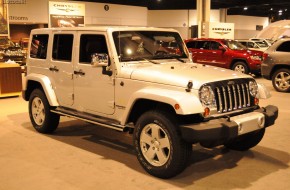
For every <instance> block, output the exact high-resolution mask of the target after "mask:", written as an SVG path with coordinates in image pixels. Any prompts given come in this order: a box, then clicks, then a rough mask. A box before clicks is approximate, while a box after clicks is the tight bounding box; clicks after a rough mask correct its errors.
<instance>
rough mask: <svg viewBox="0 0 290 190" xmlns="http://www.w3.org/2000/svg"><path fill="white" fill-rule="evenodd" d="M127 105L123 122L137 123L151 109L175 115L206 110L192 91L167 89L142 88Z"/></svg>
mask: <svg viewBox="0 0 290 190" xmlns="http://www.w3.org/2000/svg"><path fill="white" fill-rule="evenodd" d="M144 97H146V98H144ZM127 105H128V106H126V109H125V112H124V117H123V118H122V119H121V123H122V124H125V123H130V122H133V123H135V122H136V120H137V119H138V117H140V116H141V115H142V114H143V113H144V112H146V111H148V110H150V109H158V110H162V111H168V112H170V113H172V114H174V115H176V114H177V115H190V114H197V113H202V112H203V111H204V110H203V107H202V105H201V103H200V101H199V99H198V96H195V95H194V94H192V93H184V92H176V91H171V90H166V89H154V90H153V89H142V90H140V91H137V92H136V93H134V94H133V96H132V97H131V99H130V101H129V102H128V104H127ZM176 106H178V108H177V107H176Z"/></svg>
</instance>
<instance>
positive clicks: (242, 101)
mask: <svg viewBox="0 0 290 190" xmlns="http://www.w3.org/2000/svg"><path fill="white" fill-rule="evenodd" d="M214 94H215V99H216V105H217V111H218V113H225V112H230V111H235V110H238V109H242V108H245V107H250V106H251V104H253V100H252V99H253V97H252V96H251V95H250V92H249V85H248V82H243V83H234V84H226V85H221V86H216V87H215V88H214Z"/></svg>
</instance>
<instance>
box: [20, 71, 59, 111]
mask: <svg viewBox="0 0 290 190" xmlns="http://www.w3.org/2000/svg"><path fill="white" fill-rule="evenodd" d="M34 89H41V90H42V91H43V92H44V93H45V96H46V98H47V100H48V102H49V104H50V106H58V105H59V104H58V101H57V98H56V95H55V92H54V90H53V88H52V85H51V82H50V80H49V78H48V77H47V76H44V75H40V74H32V75H28V76H27V77H26V84H25V90H24V92H23V99H24V100H26V101H28V100H29V97H30V95H31V93H32V91H33V90H34Z"/></svg>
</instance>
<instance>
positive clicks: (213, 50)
mask: <svg viewBox="0 0 290 190" xmlns="http://www.w3.org/2000/svg"><path fill="white" fill-rule="evenodd" d="M185 43H186V46H187V48H188V49H189V51H190V52H192V59H193V61H194V62H197V63H203V64H206V65H213V66H218V67H223V68H227V69H232V70H235V71H240V72H242V73H246V74H247V73H253V74H260V73H261V64H262V59H263V52H261V51H255V50H248V49H246V47H245V46H243V45H242V44H241V43H239V42H237V41H235V40H228V39H211V38H193V39H189V40H185Z"/></svg>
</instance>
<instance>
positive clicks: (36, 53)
mask: <svg viewBox="0 0 290 190" xmlns="http://www.w3.org/2000/svg"><path fill="white" fill-rule="evenodd" d="M47 44H48V34H39V35H38V34H36V35H33V36H32V40H31V45H30V57H31V58H36V59H46V53H47Z"/></svg>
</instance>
